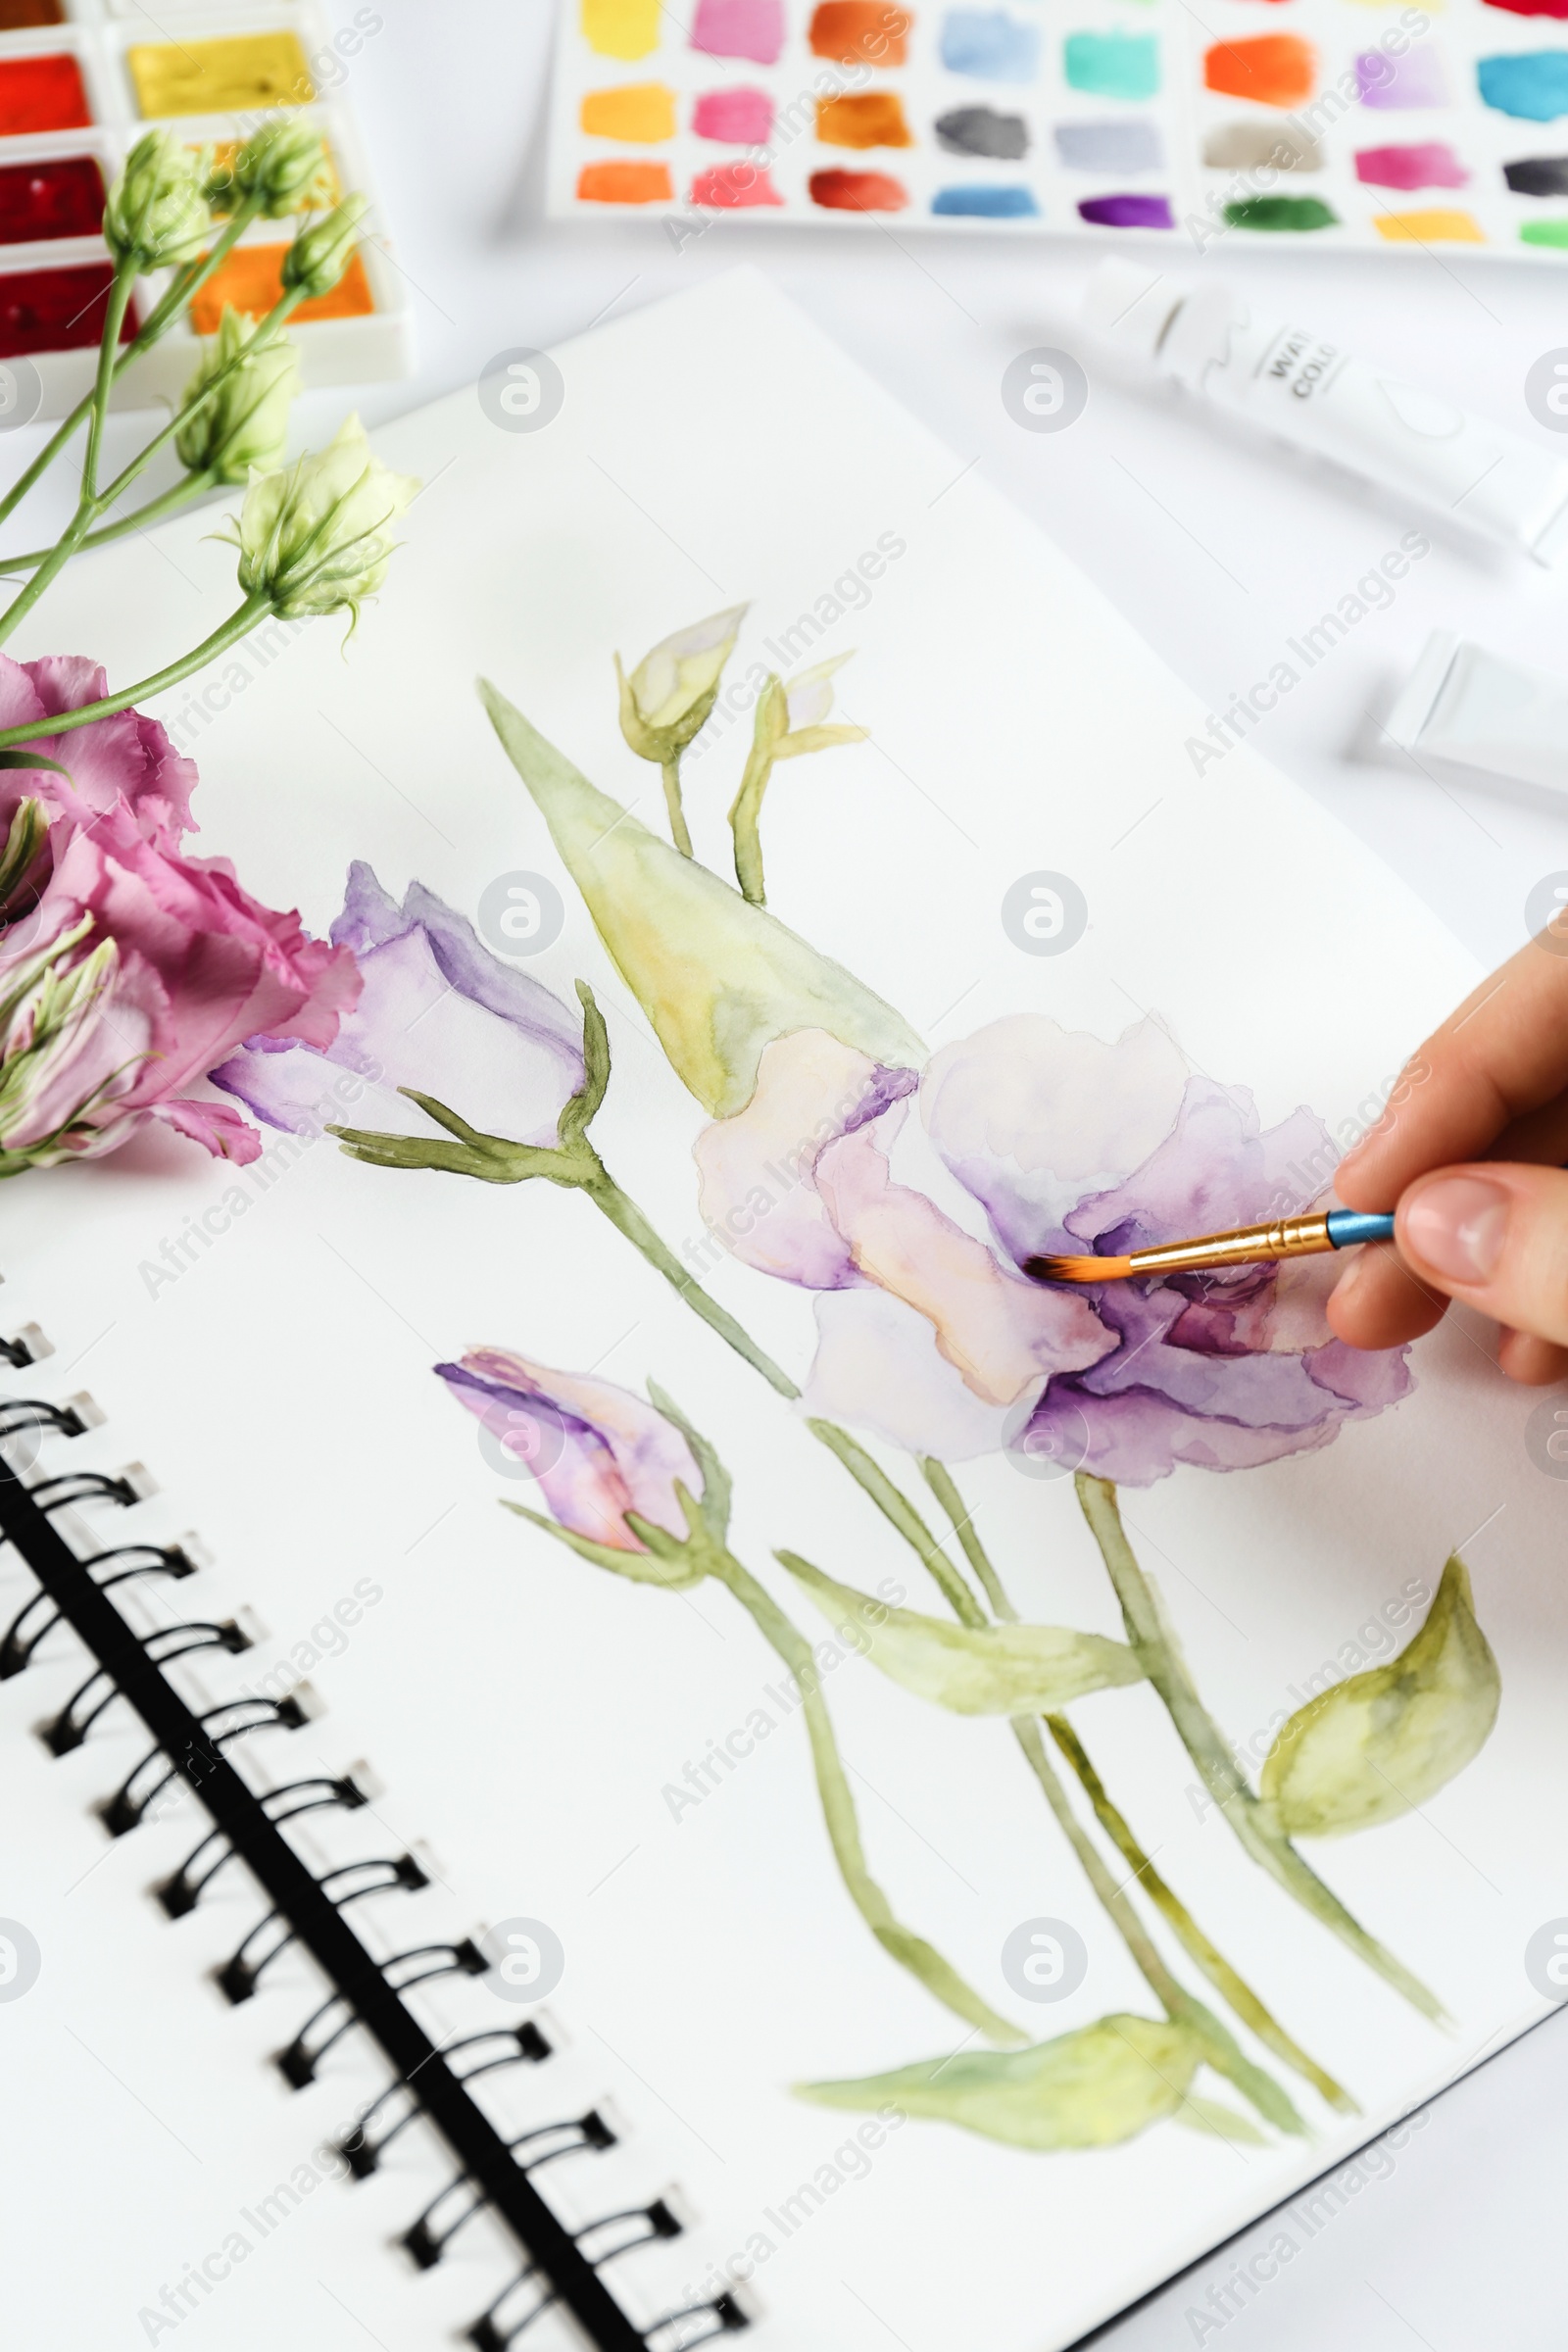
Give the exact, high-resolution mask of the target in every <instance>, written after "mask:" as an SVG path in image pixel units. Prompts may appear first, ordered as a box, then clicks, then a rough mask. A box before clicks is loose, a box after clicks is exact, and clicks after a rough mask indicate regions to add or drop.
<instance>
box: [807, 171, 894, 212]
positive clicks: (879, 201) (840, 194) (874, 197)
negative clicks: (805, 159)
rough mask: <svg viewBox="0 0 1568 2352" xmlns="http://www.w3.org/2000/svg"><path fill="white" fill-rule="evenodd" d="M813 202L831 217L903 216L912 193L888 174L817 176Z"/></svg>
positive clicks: (813, 175)
mask: <svg viewBox="0 0 1568 2352" xmlns="http://www.w3.org/2000/svg"><path fill="white" fill-rule="evenodd" d="M810 189H811V202H812V203H813V204H819V205H820V206H821V207H822V209H823V211H824V212H828V213H902V212H903V210H904V208H905V206H906V205H907V203H908V201H909V192H908V190H907V188H906V187H905V185H904V183H903V181H902V180H897V179H895V178H893V176H892V174H891V173H889V172H812V173H811V178H810Z"/></svg>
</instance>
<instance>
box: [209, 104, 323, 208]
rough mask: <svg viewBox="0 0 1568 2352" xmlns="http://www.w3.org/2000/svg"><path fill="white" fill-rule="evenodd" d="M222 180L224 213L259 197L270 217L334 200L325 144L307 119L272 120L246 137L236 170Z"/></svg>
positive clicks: (227, 173)
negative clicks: (299, 120)
mask: <svg viewBox="0 0 1568 2352" xmlns="http://www.w3.org/2000/svg"><path fill="white" fill-rule="evenodd" d="M223 183H224V184H223V191H222V199H223V201H222V209H223V211H225V212H232V211H233V210H234V207H235V205H236V204H237V203H239V202H241V201H244V200H246V199H251V198H257V197H259V198H260V199H261V205H262V211H263V212H264V213H265V214H266V216H267V218H268V219H269V220H270V221H281V220H282V219H283V218H284V216H285V215H286V214H289V213H304V212H309V211H311V210H312V208H313V207H314V206H316V205H319V204H322V203H326V202H328V201H330V198H331V195H332V170H331V166H330V165H329V164H328V162H327V160H326V143H325V141H324V140H323V138H322V137H321V134H320V132H319V130H313V129H312V128H311V126H310V124H309V123H301V122H298V121H292V120H288V119H284V118H277V119H274V120H273V121H272V122H270V123H264V124H263V126H262V128H261V129H260V130H259V131H258V132H257V133H256V136H255V137H254V138H253V139H247V140H246V141H245V144H244V145H243V146H242V147H241V148H240V150H239V152H238V153H237V155H236V156H235V158H234V162H233V168H232V170H231V171H230V172H226V173H225V174H224V175H223Z"/></svg>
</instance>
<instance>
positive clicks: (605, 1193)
mask: <svg viewBox="0 0 1568 2352" xmlns="http://www.w3.org/2000/svg"><path fill="white" fill-rule="evenodd" d="M51 723H58V722H51ZM10 740H11V739H10V738H9V737H7V736H3V735H0V747H3V745H4V744H5V743H7V742H8V741H10ZM600 1171H601V1172H600V1174H599V1176H597V1177H590V1178H589V1179H588V1180H587V1182H586V1183H584V1184H583V1186H582V1188H581V1189H582V1191H584V1192H585V1193H586V1194H587V1195H588V1198H589V1200H590V1201H592V1202H593V1204H594V1206H595V1207H596V1208H597V1209H599V1210H600V1211H601V1212H602V1213H603V1214H604V1215H605V1216H607V1217H608V1218H609V1219H610V1222H611V1223H612V1225H613V1226H614V1228H615V1230H616V1232H617V1233H621V1234H624V1235H625V1237H626V1239H627V1241H628V1242H630V1243H631V1245H632V1247H633V1249H635V1250H640V1251H641V1252H642V1254H643V1256H644V1257H645V1258H646V1259H647V1260H648V1263H649V1264H650V1265H651V1266H652V1267H654V1268H655V1270H656V1271H657V1272H658V1273H660V1274H662V1276H663V1277H664V1280H665V1281H666V1282H667V1283H668V1284H669V1286H670V1288H671V1289H672V1290H673V1291H675V1292H676V1293H677V1294H678V1295H679V1297H680V1298H682V1299H684V1300H685V1301H686V1304H687V1305H688V1306H689V1307H690V1308H691V1310H692V1312H693V1314H696V1315H701V1317H702V1319H703V1321H704V1322H705V1323H706V1324H707V1325H708V1327H709V1329H710V1330H711V1331H716V1332H717V1334H718V1336H719V1338H720V1339H721V1340H722V1341H723V1342H724V1344H725V1346H726V1347H729V1348H734V1350H735V1352H736V1354H737V1355H739V1356H744V1357H745V1359H746V1361H747V1363H749V1364H750V1365H751V1367H752V1369H753V1371H754V1372H760V1374H761V1375H762V1378H763V1379H764V1380H765V1381H766V1382H767V1384H768V1386H769V1388H772V1389H776V1390H777V1391H778V1393H779V1395H780V1396H781V1397H789V1398H790V1400H791V1401H792V1402H793V1401H794V1399H795V1398H796V1397H799V1396H800V1393H801V1392H800V1390H799V1389H798V1388H797V1387H796V1385H795V1383H794V1381H793V1380H791V1378H790V1376H789V1374H788V1373H787V1372H786V1371H785V1370H784V1369H783V1367H782V1366H781V1365H779V1364H775V1363H774V1361H773V1359H772V1357H771V1356H770V1355H768V1354H767V1353H766V1352H765V1351H764V1350H763V1349H762V1348H759V1346H758V1345H757V1342H756V1341H755V1340H754V1339H752V1338H751V1336H750V1335H749V1334H748V1333H747V1332H746V1331H744V1330H743V1329H742V1328H741V1326H740V1324H739V1323H737V1322H736V1320H735V1318H734V1316H733V1315H732V1314H730V1313H729V1312H728V1311H727V1309H726V1308H724V1307H722V1306H720V1305H719V1303H718V1300H717V1299H711V1298H710V1297H709V1294H708V1293H707V1291H705V1290H704V1289H703V1286H702V1284H701V1283H700V1282H698V1281H696V1280H695V1279H694V1278H693V1276H692V1275H690V1274H689V1273H688V1272H687V1271H686V1268H685V1267H684V1266H683V1265H682V1264H681V1262H680V1259H679V1258H678V1257H677V1256H676V1255H675V1253H674V1251H673V1250H670V1249H668V1248H666V1246H665V1244H664V1243H663V1241H662V1239H661V1238H660V1236H659V1234H657V1233H656V1232H655V1230H654V1228H653V1226H652V1225H651V1224H650V1223H649V1221H648V1219H647V1218H646V1217H645V1216H644V1215H643V1212H642V1210H641V1209H640V1208H639V1207H638V1205H637V1203H636V1201H633V1200H631V1199H630V1198H629V1196H628V1195H627V1194H625V1193H623V1192H622V1191H621V1189H620V1187H619V1185H618V1184H617V1183H616V1182H615V1180H614V1178H613V1176H612V1175H611V1173H610V1171H609V1170H608V1168H606V1167H605V1166H604V1163H603V1161H601V1162H600Z"/></svg>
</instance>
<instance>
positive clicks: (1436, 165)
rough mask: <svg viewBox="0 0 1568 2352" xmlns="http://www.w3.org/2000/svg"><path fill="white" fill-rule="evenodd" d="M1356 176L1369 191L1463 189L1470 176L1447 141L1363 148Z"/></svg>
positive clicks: (1430, 140) (1356, 167)
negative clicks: (1386, 189) (1373, 189)
mask: <svg viewBox="0 0 1568 2352" xmlns="http://www.w3.org/2000/svg"><path fill="white" fill-rule="evenodd" d="M1355 176H1356V178H1357V179H1359V180H1362V181H1364V182H1365V183H1366V185H1367V186H1368V187H1372V188H1462V187H1463V186H1464V185H1465V183H1466V181H1467V180H1468V179H1469V177H1470V174H1469V172H1467V171H1466V170H1465V168H1464V166H1463V164H1462V163H1460V161H1459V158H1458V157H1457V156H1456V155H1455V154H1454V152H1453V149H1452V148H1451V147H1450V146H1449V145H1448V143H1447V141H1446V139H1421V140H1417V141H1416V142H1415V143H1414V144H1413V145H1411V146H1409V147H1362V148H1359V149H1358V150H1357V152H1356V158H1355Z"/></svg>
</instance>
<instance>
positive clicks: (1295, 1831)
mask: <svg viewBox="0 0 1568 2352" xmlns="http://www.w3.org/2000/svg"><path fill="white" fill-rule="evenodd" d="M1501 1688H1502V1686H1501V1680H1500V1677H1499V1675H1498V1673H1497V1661H1496V1659H1495V1657H1494V1656H1493V1654H1492V1650H1491V1648H1490V1646H1489V1645H1488V1642H1487V1638H1486V1636H1485V1635H1484V1634H1483V1633H1482V1631H1481V1628H1480V1626H1479V1625H1477V1623H1476V1620H1475V1612H1474V1610H1473V1608H1472V1606H1471V1598H1470V1578H1469V1574H1468V1572H1467V1570H1466V1568H1465V1565H1464V1562H1463V1561H1462V1560H1461V1559H1460V1558H1459V1556H1458V1554H1457V1553H1455V1554H1454V1556H1453V1558H1452V1559H1450V1560H1449V1562H1448V1564H1447V1566H1446V1568H1445V1569H1444V1571H1443V1582H1442V1583H1441V1584H1440V1585H1439V1587H1438V1593H1437V1598H1436V1599H1435V1600H1434V1601H1433V1603H1432V1606H1431V1609H1430V1610H1429V1611H1428V1613H1427V1620H1426V1623H1425V1624H1424V1625H1423V1626H1422V1628H1421V1630H1420V1632H1419V1633H1418V1634H1416V1635H1415V1636H1414V1638H1413V1639H1412V1640H1411V1641H1410V1642H1407V1643H1406V1645H1405V1647H1404V1648H1403V1649H1402V1650H1400V1652H1399V1654H1398V1656H1397V1658H1390V1659H1389V1660H1388V1661H1387V1662H1386V1664H1384V1665H1382V1666H1374V1667H1372V1668H1371V1669H1370V1671H1369V1672H1367V1673H1366V1674H1352V1675H1351V1676H1350V1677H1349V1679H1348V1681H1347V1682H1343V1683H1335V1684H1333V1685H1331V1687H1330V1688H1329V1689H1328V1690H1327V1691H1320V1692H1319V1693H1318V1695H1317V1697H1316V1698H1310V1699H1308V1700H1307V1702H1306V1705H1305V1706H1304V1707H1300V1708H1299V1709H1298V1710H1297V1712H1296V1714H1294V1715H1293V1716H1292V1717H1291V1720H1290V1722H1289V1723H1288V1724H1286V1726H1285V1728H1284V1730H1283V1731H1282V1732H1281V1733H1280V1735H1279V1738H1278V1739H1277V1740H1275V1742H1274V1745H1273V1746H1272V1747H1271V1748H1270V1750H1269V1752H1268V1755H1267V1757H1266V1758H1265V1760H1264V1764H1263V1771H1262V1778H1261V1783H1260V1786H1261V1789H1262V1794H1263V1799H1264V1802H1265V1804H1267V1805H1269V1806H1270V1807H1271V1808H1272V1810H1273V1814H1274V1818H1275V1820H1276V1821H1277V1822H1278V1824H1279V1826H1280V1828H1281V1829H1282V1830H1283V1831H1284V1832H1285V1834H1286V1836H1287V1837H1291V1838H1342V1837H1345V1836H1346V1835H1347V1834H1348V1832H1350V1831H1352V1830H1370V1829H1376V1828H1377V1827H1378V1825H1379V1824H1380V1823H1382V1822H1385V1821H1397V1819H1398V1817H1399V1815H1400V1814H1401V1813H1408V1812H1409V1811H1411V1810H1412V1808H1413V1807H1415V1806H1417V1805H1421V1804H1424V1803H1425V1802H1426V1800H1427V1798H1428V1797H1430V1796H1435V1795H1436V1794H1437V1791H1438V1790H1439V1789H1442V1788H1444V1787H1446V1784H1447V1783H1448V1782H1449V1781H1451V1780H1452V1779H1453V1777H1454V1775H1455V1774H1456V1773H1459V1772H1462V1771H1463V1770H1464V1767H1465V1766H1466V1765H1467V1764H1468V1763H1469V1762H1470V1760H1471V1758H1472V1757H1473V1756H1475V1755H1476V1754H1477V1753H1478V1752H1479V1750H1480V1749H1481V1748H1482V1747H1483V1746H1484V1744H1485V1742H1486V1740H1487V1738H1488V1735H1489V1734H1490V1733H1491V1730H1492V1727H1493V1725H1494V1723H1495V1721H1496V1718H1497V1701H1498V1698H1499V1696H1500V1693H1501Z"/></svg>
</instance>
